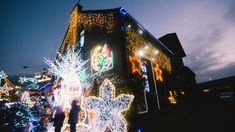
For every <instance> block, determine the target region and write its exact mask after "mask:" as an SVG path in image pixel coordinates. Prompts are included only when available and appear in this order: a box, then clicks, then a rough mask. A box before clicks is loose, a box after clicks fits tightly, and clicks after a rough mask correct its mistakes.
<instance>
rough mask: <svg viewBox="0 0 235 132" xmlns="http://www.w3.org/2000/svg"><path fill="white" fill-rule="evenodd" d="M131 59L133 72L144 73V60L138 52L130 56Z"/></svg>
mask: <svg viewBox="0 0 235 132" xmlns="http://www.w3.org/2000/svg"><path fill="white" fill-rule="evenodd" d="M129 61H130V62H131V72H132V74H134V73H137V74H139V75H142V72H141V71H142V69H141V67H142V62H141V60H140V59H139V57H138V56H137V54H136V53H134V54H133V55H132V56H129Z"/></svg>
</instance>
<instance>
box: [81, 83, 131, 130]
mask: <svg viewBox="0 0 235 132" xmlns="http://www.w3.org/2000/svg"><path fill="white" fill-rule="evenodd" d="M133 99H134V96H133V95H129V94H120V95H119V96H117V97H115V87H114V85H113V84H112V82H111V81H110V80H108V79H105V80H104V81H103V83H102V84H101V86H100V88H99V97H95V96H90V97H87V98H85V99H84V100H83V104H82V106H83V107H84V108H85V109H86V110H88V111H89V112H92V113H95V115H94V118H93V120H92V121H91V127H92V128H91V129H92V131H101V132H103V131H105V129H106V128H107V127H109V129H110V130H111V131H114V132H124V131H127V128H126V125H127V122H126V120H125V118H124V117H123V115H122V113H121V112H123V111H126V110H128V108H129V106H130V104H131V102H132V100H133Z"/></svg>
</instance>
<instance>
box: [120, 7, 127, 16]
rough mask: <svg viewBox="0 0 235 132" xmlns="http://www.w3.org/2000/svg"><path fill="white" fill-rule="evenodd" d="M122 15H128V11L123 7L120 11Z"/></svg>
mask: <svg viewBox="0 0 235 132" xmlns="http://www.w3.org/2000/svg"><path fill="white" fill-rule="evenodd" d="M120 13H121V14H122V15H123V16H125V15H126V14H127V12H126V10H125V9H124V8H123V7H122V8H121V9H120Z"/></svg>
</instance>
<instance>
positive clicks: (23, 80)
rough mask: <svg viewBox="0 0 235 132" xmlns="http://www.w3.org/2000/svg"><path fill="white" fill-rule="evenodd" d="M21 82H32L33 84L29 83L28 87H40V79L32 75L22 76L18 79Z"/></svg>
mask: <svg viewBox="0 0 235 132" xmlns="http://www.w3.org/2000/svg"><path fill="white" fill-rule="evenodd" d="M18 82H19V83H21V84H23V83H26V82H31V84H29V85H27V86H26V87H31V88H39V84H38V79H37V78H32V77H20V78H19V80H18Z"/></svg>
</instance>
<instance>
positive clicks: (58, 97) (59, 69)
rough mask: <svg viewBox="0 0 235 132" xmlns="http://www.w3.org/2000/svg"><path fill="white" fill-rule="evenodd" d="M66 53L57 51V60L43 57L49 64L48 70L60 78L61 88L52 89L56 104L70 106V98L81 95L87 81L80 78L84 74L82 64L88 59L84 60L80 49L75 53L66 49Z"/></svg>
mask: <svg viewBox="0 0 235 132" xmlns="http://www.w3.org/2000/svg"><path fill="white" fill-rule="evenodd" d="M67 50H68V51H67V53H66V54H65V55H62V54H60V53H58V57H59V60H60V61H58V60H56V61H55V62H54V61H51V60H50V59H47V58H45V62H46V63H47V64H48V65H49V66H50V69H49V70H50V71H51V72H52V73H53V74H55V75H56V76H58V78H62V81H61V88H60V89H57V90H55V91H54V95H55V103H56V105H64V106H65V108H70V104H71V102H72V100H74V99H77V97H80V96H81V95H82V92H83V91H84V89H85V88H86V87H87V85H88V83H87V80H85V78H81V75H83V74H84V69H85V68H84V66H85V64H86V63H87V62H88V60H86V61H84V60H83V59H82V55H81V54H80V51H78V52H77V53H75V52H72V51H71V50H70V49H67Z"/></svg>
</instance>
